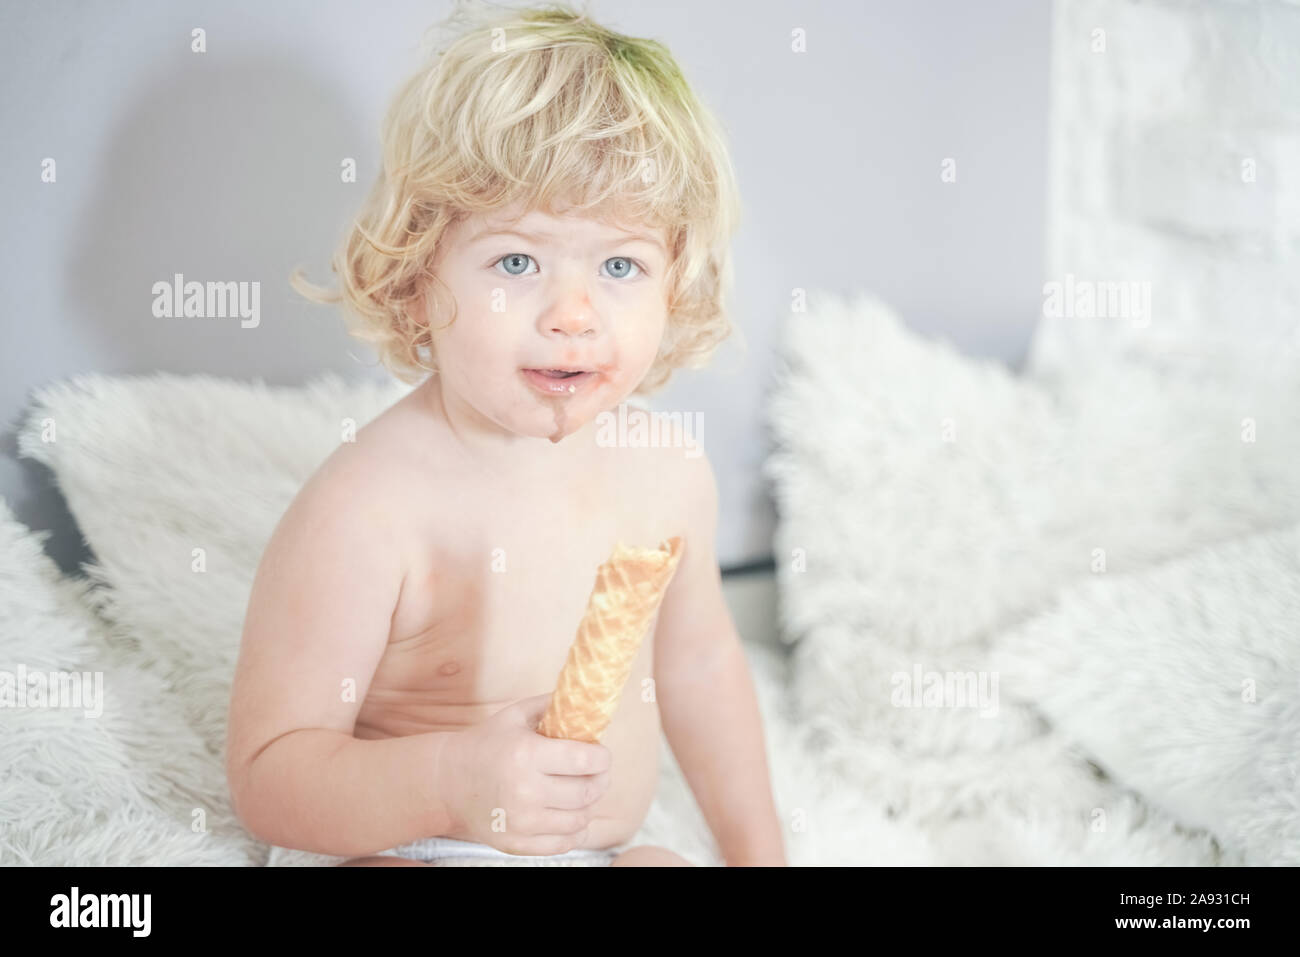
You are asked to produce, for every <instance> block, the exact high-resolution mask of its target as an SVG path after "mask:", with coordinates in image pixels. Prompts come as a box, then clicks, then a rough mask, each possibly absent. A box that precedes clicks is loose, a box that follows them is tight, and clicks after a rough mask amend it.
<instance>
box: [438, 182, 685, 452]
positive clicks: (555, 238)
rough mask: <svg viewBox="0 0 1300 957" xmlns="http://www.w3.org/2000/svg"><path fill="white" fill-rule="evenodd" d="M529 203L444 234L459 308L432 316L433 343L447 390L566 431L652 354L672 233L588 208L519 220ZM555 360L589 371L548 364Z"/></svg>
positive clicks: (445, 273) (543, 427) (493, 410)
mask: <svg viewBox="0 0 1300 957" xmlns="http://www.w3.org/2000/svg"><path fill="white" fill-rule="evenodd" d="M522 211H523V210H522V208H521V207H514V208H511V209H507V210H504V211H502V212H499V213H494V214H491V215H488V216H485V215H483V214H476V215H474V216H471V217H469V218H467V219H465V220H462V221H461V222H460V223H458V224H456V225H455V226H453V227H452V228H451V229H449V230H448V231H447V233H446V234H445V235H444V237H443V243H442V244H441V249H440V252H439V254H438V257H437V260H436V262H435V265H434V271H435V273H436V274H437V276H438V278H439V279H440V280H441V281H442V282H443V283H444V284H445V285H446V286H447V288H448V289H449V290H450V291H451V293H452V295H453V296H455V299H456V306H457V318H456V321H455V322H453V323H452V324H451V326H450V327H447V328H442V326H443V321H441V320H437V319H435V320H434V323H433V325H434V333H433V341H434V351H435V354H436V357H437V365H438V369H439V376H440V377H441V379H442V382H441V387H442V389H443V392H444V396H446V395H447V393H448V392H451V393H454V394H455V396H456V398H457V399H458V400H459V401H460V402H463V403H468V404H469V405H470V406H472V407H473V408H474V409H475V410H476V411H477V412H478V413H479V414H481V415H482V416H484V417H486V419H488V420H489V421H490V422H491V423H495V425H496V426H498V427H500V428H501V429H503V430H507V431H509V432H511V433H514V434H516V435H525V436H536V437H539V438H540V437H545V438H549V439H550V440H551V441H552V442H558V441H559V440H560V439H562V438H563V437H564V436H566V435H570V434H572V433H573V432H576V431H577V430H578V429H580V428H582V427H583V426H584V425H585V424H587V423H588V422H591V421H593V420H594V419H595V417H596V416H597V415H598V414H600V413H601V412H603V411H605V410H607V409H611V408H613V407H615V406H617V405H618V403H619V402H621V401H622V400H623V399H625V398H626V397H627V396H629V395H630V394H631V393H632V392H633V391H634V390H635V389H636V387H637V386H638V385H639V384H640V383H641V380H642V379H643V378H644V377H645V374H646V373H647V372H648V371H649V369H650V366H651V365H652V364H653V363H654V359H655V356H656V355H657V353H658V350H659V345H660V341H661V339H662V336H663V332H664V326H665V324H666V322H667V301H666V286H665V283H664V275H665V273H666V271H667V269H668V265H669V261H668V253H667V250H666V245H667V238H666V236H665V234H664V230H663V229H662V228H660V229H653V230H652V229H649V228H645V227H641V226H639V225H638V224H635V223H619V224H618V226H617V227H615V226H610V225H606V224H604V223H602V222H600V221H598V220H595V219H590V218H586V217H583V216H582V215H581V214H565V215H560V216H554V215H550V214H547V213H544V212H541V211H538V210H533V211H530V212H528V214H527V215H526V216H524V217H523V218H522V219H519V220H518V221H515V222H511V221H510V219H511V217H513V216H517V215H519V213H520V212H522ZM506 230H509V231H511V232H509V233H506V234H503V231H506ZM517 234H526V237H527V238H526V237H525V235H517ZM554 369H564V370H575V369H576V370H582V373H583V374H581V375H578V376H573V377H572V378H567V379H560V378H549V377H547V376H546V375H544V373H543V370H554Z"/></svg>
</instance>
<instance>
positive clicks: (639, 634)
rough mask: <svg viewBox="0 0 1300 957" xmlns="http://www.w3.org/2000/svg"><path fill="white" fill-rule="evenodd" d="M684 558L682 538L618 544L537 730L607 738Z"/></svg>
mask: <svg viewBox="0 0 1300 957" xmlns="http://www.w3.org/2000/svg"><path fill="white" fill-rule="evenodd" d="M681 556H682V540H681V538H679V537H678V538H670V539H668V540H667V541H664V542H661V543H660V544H659V547H658V548H629V547H627V546H625V545H623V544H621V543H620V544H618V545H616V546H615V548H614V552H613V554H612V555H610V557H609V560H608V561H606V562H605V563H604V564H603V565H601V566H600V568H599V569H598V570H597V572H596V585H595V587H594V588H593V589H592V592H591V597H590V598H588V599H587V610H586V612H585V613H584V614H583V616H582V621H581V622H580V623H579V625H578V636H577V637H576V638H575V639H574V640H573V644H572V645H571V646H570V647H569V657H568V659H567V660H566V661H565V663H564V667H563V668H562V669H561V671H560V677H559V680H558V681H557V682H556V684H555V691H554V693H552V695H551V702H550V705H549V706H548V707H547V709H546V713H545V714H544V715H543V716H542V721H541V723H540V724H539V725H538V726H537V731H538V733H539V734H544V735H546V736H547V737H549V738H569V739H571V740H574V741H590V742H599V741H600V736H601V735H602V734H604V732H605V729H606V728H607V727H608V726H609V722H610V719H611V718H613V716H614V709H615V707H617V705H618V698H619V695H620V694H621V693H622V691H623V685H625V684H626V683H627V677H628V674H629V673H630V672H631V670H632V661H633V659H635V658H636V653H637V650H638V649H639V648H640V647H641V641H642V639H644V638H645V635H646V632H647V631H648V630H649V627H650V620H651V619H652V618H654V615H655V612H656V611H657V610H658V608H659V602H660V601H661V600H662V598H663V596H664V592H666V591H667V590H668V584H669V582H670V581H672V577H673V572H675V571H676V569H677V563H678V562H679V561H680V560H681Z"/></svg>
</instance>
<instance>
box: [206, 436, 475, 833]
mask: <svg viewBox="0 0 1300 957" xmlns="http://www.w3.org/2000/svg"><path fill="white" fill-rule="evenodd" d="M357 467H358V462H357V461H356V460H355V459H352V458H350V457H348V458H344V457H342V456H338V455H336V456H334V457H332V458H331V459H330V460H329V461H327V462H326V464H325V465H324V466H323V467H322V469H321V470H320V472H318V473H317V474H316V475H314V476H313V477H312V479H311V480H310V481H309V482H308V483H307V485H306V486H304V488H303V490H302V491H300V492H299V494H298V496H297V497H296V498H295V499H294V501H293V503H292V504H291V505H290V506H289V509H288V510H287V511H286V512H285V514H284V516H283V517H282V518H281V520H280V523H279V524H278V525H277V526H276V529H275V532H274V533H273V535H272V536H271V540H270V542H269V543H268V545H267V547H266V551H265V552H264V554H263V555H262V560H261V562H260V564H259V566H258V570H257V576H256V578H255V580H254V582H253V588H252V593H251V595H250V598H249V605H248V612H247V615H246V617H245V621H244V632H243V637H242V640H241V644H240V652H239V661H238V664H237V666H236V669H235V676H234V682H233V685H232V688H231V700H230V712H229V726H228V738H227V747H226V774H227V780H228V782H229V785H230V790H231V796H232V799H233V802H234V806H235V811H236V813H237V814H238V816H239V818H240V820H241V821H243V823H244V825H245V827H247V828H248V830H249V831H250V832H251V833H253V834H254V835H255V836H257V837H258V838H260V839H262V840H264V841H267V842H268V843H272V844H276V845H279V846H282V847H294V848H300V849H303V850H309V851H315V852H318V853H324V854H336V855H344V856H351V855H359V854H367V853H373V852H375V851H378V850H383V849H385V848H389V847H393V846H396V845H398V844H402V843H405V842H407V841H411V840H414V839H416V838H418V837H423V836H427V835H433V834H441V833H446V832H447V831H448V830H449V829H450V828H451V820H450V816H449V813H448V810H447V807H446V805H445V804H444V803H443V802H442V801H441V798H440V795H441V793H442V790H441V782H440V781H439V779H438V773H439V772H438V765H439V757H440V755H441V753H442V750H443V746H444V745H445V743H446V741H447V738H448V737H449V736H451V735H454V734H455V732H431V733H423V734H414V735H408V736H404V737H398V738H388V739H379V740H365V739H358V738H356V737H354V735H353V728H354V727H355V725H356V719H357V714H358V712H359V711H360V708H361V704H362V702H364V701H365V698H366V692H367V690H368V688H369V686H370V681H371V679H372V678H373V676H374V673H375V668H376V666H377V665H378V663H379V660H380V658H381V657H382V655H383V653H384V649H385V647H386V645H387V642H388V632H389V626H390V624H391V620H392V614H393V610H394V608H395V607H396V604H397V598H398V595H399V593H400V591H401V586H402V562H401V558H400V556H399V555H398V554H397V549H396V541H397V538H396V535H395V534H394V529H393V527H392V523H391V521H390V519H389V517H388V513H387V512H386V511H385V509H384V508H383V500H384V499H385V498H387V496H386V495H385V494H384V492H383V490H376V489H375V487H374V484H373V480H372V481H370V482H364V481H362V480H361V475H360V473H359V472H358V471H357Z"/></svg>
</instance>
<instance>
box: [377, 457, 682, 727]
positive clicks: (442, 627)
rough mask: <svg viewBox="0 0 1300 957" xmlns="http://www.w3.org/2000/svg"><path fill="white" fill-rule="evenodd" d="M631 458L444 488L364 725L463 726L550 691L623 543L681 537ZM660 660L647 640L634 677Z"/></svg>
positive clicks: (417, 523)
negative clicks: (564, 478) (523, 479)
mask: <svg viewBox="0 0 1300 957" xmlns="http://www.w3.org/2000/svg"><path fill="white" fill-rule="evenodd" d="M615 454H616V455H617V454H624V455H626V454H627V452H626V450H622V452H621V453H619V452H615ZM635 464H636V463H634V462H630V461H617V460H610V462H609V463H608V468H607V470H606V471H603V472H601V473H598V474H595V475H592V476H590V480H588V481H586V482H584V483H583V484H582V485H578V484H570V485H569V486H568V487H565V488H556V487H555V486H554V485H553V484H551V483H544V482H543V483H538V486H537V487H536V488H531V489H530V488H521V487H520V485H519V483H502V482H497V481H492V480H484V481H478V482H467V483H464V484H461V485H458V486H457V487H456V488H454V489H446V488H444V489H443V492H444V498H443V500H442V502H441V506H442V507H440V508H437V509H430V511H429V514H428V515H426V516H425V517H424V518H423V519H420V518H418V517H417V518H415V519H413V523H412V527H411V530H412V536H413V542H412V544H413V545H414V546H415V547H414V548H413V549H412V550H411V554H412V555H413V556H414V558H413V559H412V560H411V567H410V568H409V570H408V573H407V576H406V579H405V581H404V583H403V587H402V591H401V594H400V596H399V599H398V603H397V607H396V609H395V611H394V614H393V618H392V626H391V631H390V636H389V643H388V645H387V647H386V649H385V651H384V654H383V656H382V658H381V661H380V663H379V666H378V668H377V669H376V672H375V676H374V678H373V680H372V682H371V685H370V691H369V693H368V695H367V698H366V702H365V704H364V706H363V708H362V711H361V714H360V715H359V718H358V734H359V735H363V734H365V733H366V732H367V730H372V731H373V732H374V733H375V734H376V735H379V734H407V733H413V732H415V731H421V730H455V729H457V728H462V727H467V726H469V725H473V724H476V723H477V722H479V721H481V720H483V719H484V718H486V717H489V716H490V715H491V714H493V713H494V712H496V711H498V710H500V709H501V708H503V707H505V706H506V705H508V704H510V703H511V702H513V701H516V700H518V699H520V698H524V697H529V696H531V695H536V694H541V693H544V692H547V691H549V690H551V688H552V687H553V685H554V682H555V679H556V676H557V675H558V674H559V671H560V668H561V667H562V665H563V664H564V660H565V657H566V655H567V654H568V650H569V645H570V643H571V642H572V641H573V637H574V634H575V631H576V629H577V625H578V622H579V620H580V619H581V617H582V613H583V611H584V609H585V608H586V603H587V597H588V595H589V594H590V592H591V588H592V585H593V584H594V582H595V578H596V569H597V567H598V566H599V565H600V563H601V562H603V561H605V559H607V558H608V557H609V554H610V552H611V551H612V549H613V547H614V544H615V542H617V541H620V540H621V541H623V542H626V543H627V544H643V545H653V544H655V543H657V542H658V541H659V540H661V539H662V538H666V537H669V536H670V535H673V534H678V533H679V532H680V529H677V528H675V527H674V526H673V524H672V520H671V517H670V515H668V514H665V512H668V511H671V509H667V508H665V505H666V503H667V502H668V501H669V500H670V499H671V496H670V495H668V494H666V492H667V490H666V489H663V488H662V487H660V488H659V489H658V493H657V494H656V493H655V492H654V491H653V490H652V489H650V488H648V487H647V485H646V482H647V479H648V478H650V476H648V475H647V473H646V472H645V471H644V469H643V470H641V471H637V470H635V469H634V468H633V466H635ZM658 482H659V484H660V485H662V483H663V478H662V477H658ZM415 512H416V514H417V516H418V515H419V513H420V512H421V510H419V509H416V510H415ZM434 514H436V516H437V518H436V519H433V518H431V517H430V516H432V515H434ZM652 660H653V659H652V635H651V636H649V637H648V638H647V641H646V643H645V645H644V647H643V648H642V653H641V654H640V655H639V656H638V659H637V661H636V663H635V665H634V668H633V674H632V675H631V676H630V678H629V681H630V682H632V681H636V682H638V683H639V682H640V680H641V679H642V678H643V677H646V676H649V674H650V666H651V662H652ZM616 722H617V718H616Z"/></svg>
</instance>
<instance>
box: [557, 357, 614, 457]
mask: <svg viewBox="0 0 1300 957" xmlns="http://www.w3.org/2000/svg"><path fill="white" fill-rule="evenodd" d="M616 365H618V357H617V356H614V357H613V358H611V359H610V360H609V362H606V363H602V364H601V365H598V366H597V367H596V369H595V372H596V375H597V381H596V385H595V386H594V387H593V388H594V389H599V388H600V387H601V385H602V383H604V382H606V381H608V379H607V376H608V374H609V373H610V372H612V371H613V369H614V367H615V366H616ZM571 398H573V396H568V395H558V396H554V397H552V398H548V399H547V400H546V401H548V402H550V403H551V409H552V412H553V414H554V416H555V431H554V432H552V433H551V435H550V440H551V444H552V445H555V444H556V443H557V442H559V441H560V440H561V439H563V438H565V437H566V436H568V434H569V432H568V410H569V405H568V403H569V400H570V399H571Z"/></svg>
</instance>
